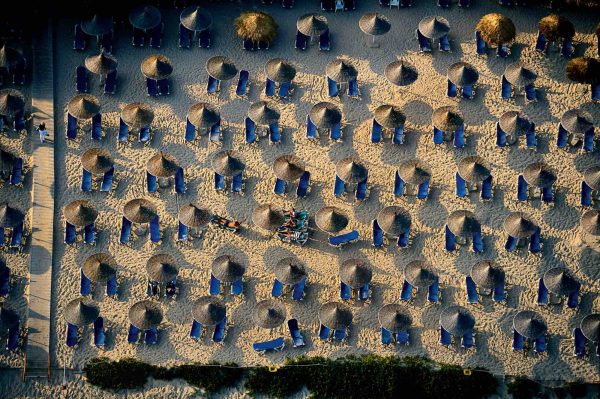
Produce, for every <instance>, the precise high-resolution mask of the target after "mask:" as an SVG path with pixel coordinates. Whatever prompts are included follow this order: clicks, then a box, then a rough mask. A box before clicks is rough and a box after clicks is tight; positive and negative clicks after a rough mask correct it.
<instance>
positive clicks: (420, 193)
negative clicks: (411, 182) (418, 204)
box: [417, 179, 430, 200]
mask: <svg viewBox="0 0 600 399" xmlns="http://www.w3.org/2000/svg"><path fill="white" fill-rule="evenodd" d="M429 181H430V179H427V180H425V181H424V182H423V183H421V184H419V187H418V188H417V199H420V200H423V199H426V198H427V195H429Z"/></svg>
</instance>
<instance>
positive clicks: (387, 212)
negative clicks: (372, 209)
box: [377, 205, 411, 237]
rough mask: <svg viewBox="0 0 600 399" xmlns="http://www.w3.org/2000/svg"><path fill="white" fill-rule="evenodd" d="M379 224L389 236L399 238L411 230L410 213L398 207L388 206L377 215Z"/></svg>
mask: <svg viewBox="0 0 600 399" xmlns="http://www.w3.org/2000/svg"><path fill="white" fill-rule="evenodd" d="M377 223H378V224H379V227H381V229H382V230H383V231H385V232H386V233H387V234H389V235H390V236H392V237H397V236H399V235H401V234H403V233H406V232H407V231H408V229H410V224H411V218H410V213H408V211H407V210H406V209H404V208H401V207H399V206H396V205H391V206H386V207H385V208H383V209H382V210H380V211H379V213H378V214H377Z"/></svg>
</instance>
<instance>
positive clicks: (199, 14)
mask: <svg viewBox="0 0 600 399" xmlns="http://www.w3.org/2000/svg"><path fill="white" fill-rule="evenodd" d="M179 22H181V25H183V26H184V27H185V28H186V29H188V30H191V31H192V32H199V31H203V30H205V29H208V28H209V27H210V25H211V24H212V17H211V15H210V14H209V13H208V12H207V11H206V10H203V9H202V8H200V6H189V7H187V8H185V9H184V10H183V11H182V12H181V15H180V16H179Z"/></svg>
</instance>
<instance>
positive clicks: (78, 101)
mask: <svg viewBox="0 0 600 399" xmlns="http://www.w3.org/2000/svg"><path fill="white" fill-rule="evenodd" d="M67 111H68V112H69V114H71V115H72V116H74V117H75V118H77V119H92V118H93V117H94V116H95V115H97V114H98V113H99V112H100V101H99V100H98V98H97V97H95V96H92V95H91V94H77V95H75V96H73V97H72V98H71V99H70V100H69V103H68V104H67Z"/></svg>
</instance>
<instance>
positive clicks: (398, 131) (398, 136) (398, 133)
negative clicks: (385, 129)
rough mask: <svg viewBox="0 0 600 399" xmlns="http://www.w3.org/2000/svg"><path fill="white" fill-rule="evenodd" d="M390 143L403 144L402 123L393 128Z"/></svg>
mask: <svg viewBox="0 0 600 399" xmlns="http://www.w3.org/2000/svg"><path fill="white" fill-rule="evenodd" d="M392 143H393V144H398V145H400V144H404V125H402V126H397V127H395V128H394V133H393V135H392Z"/></svg>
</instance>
